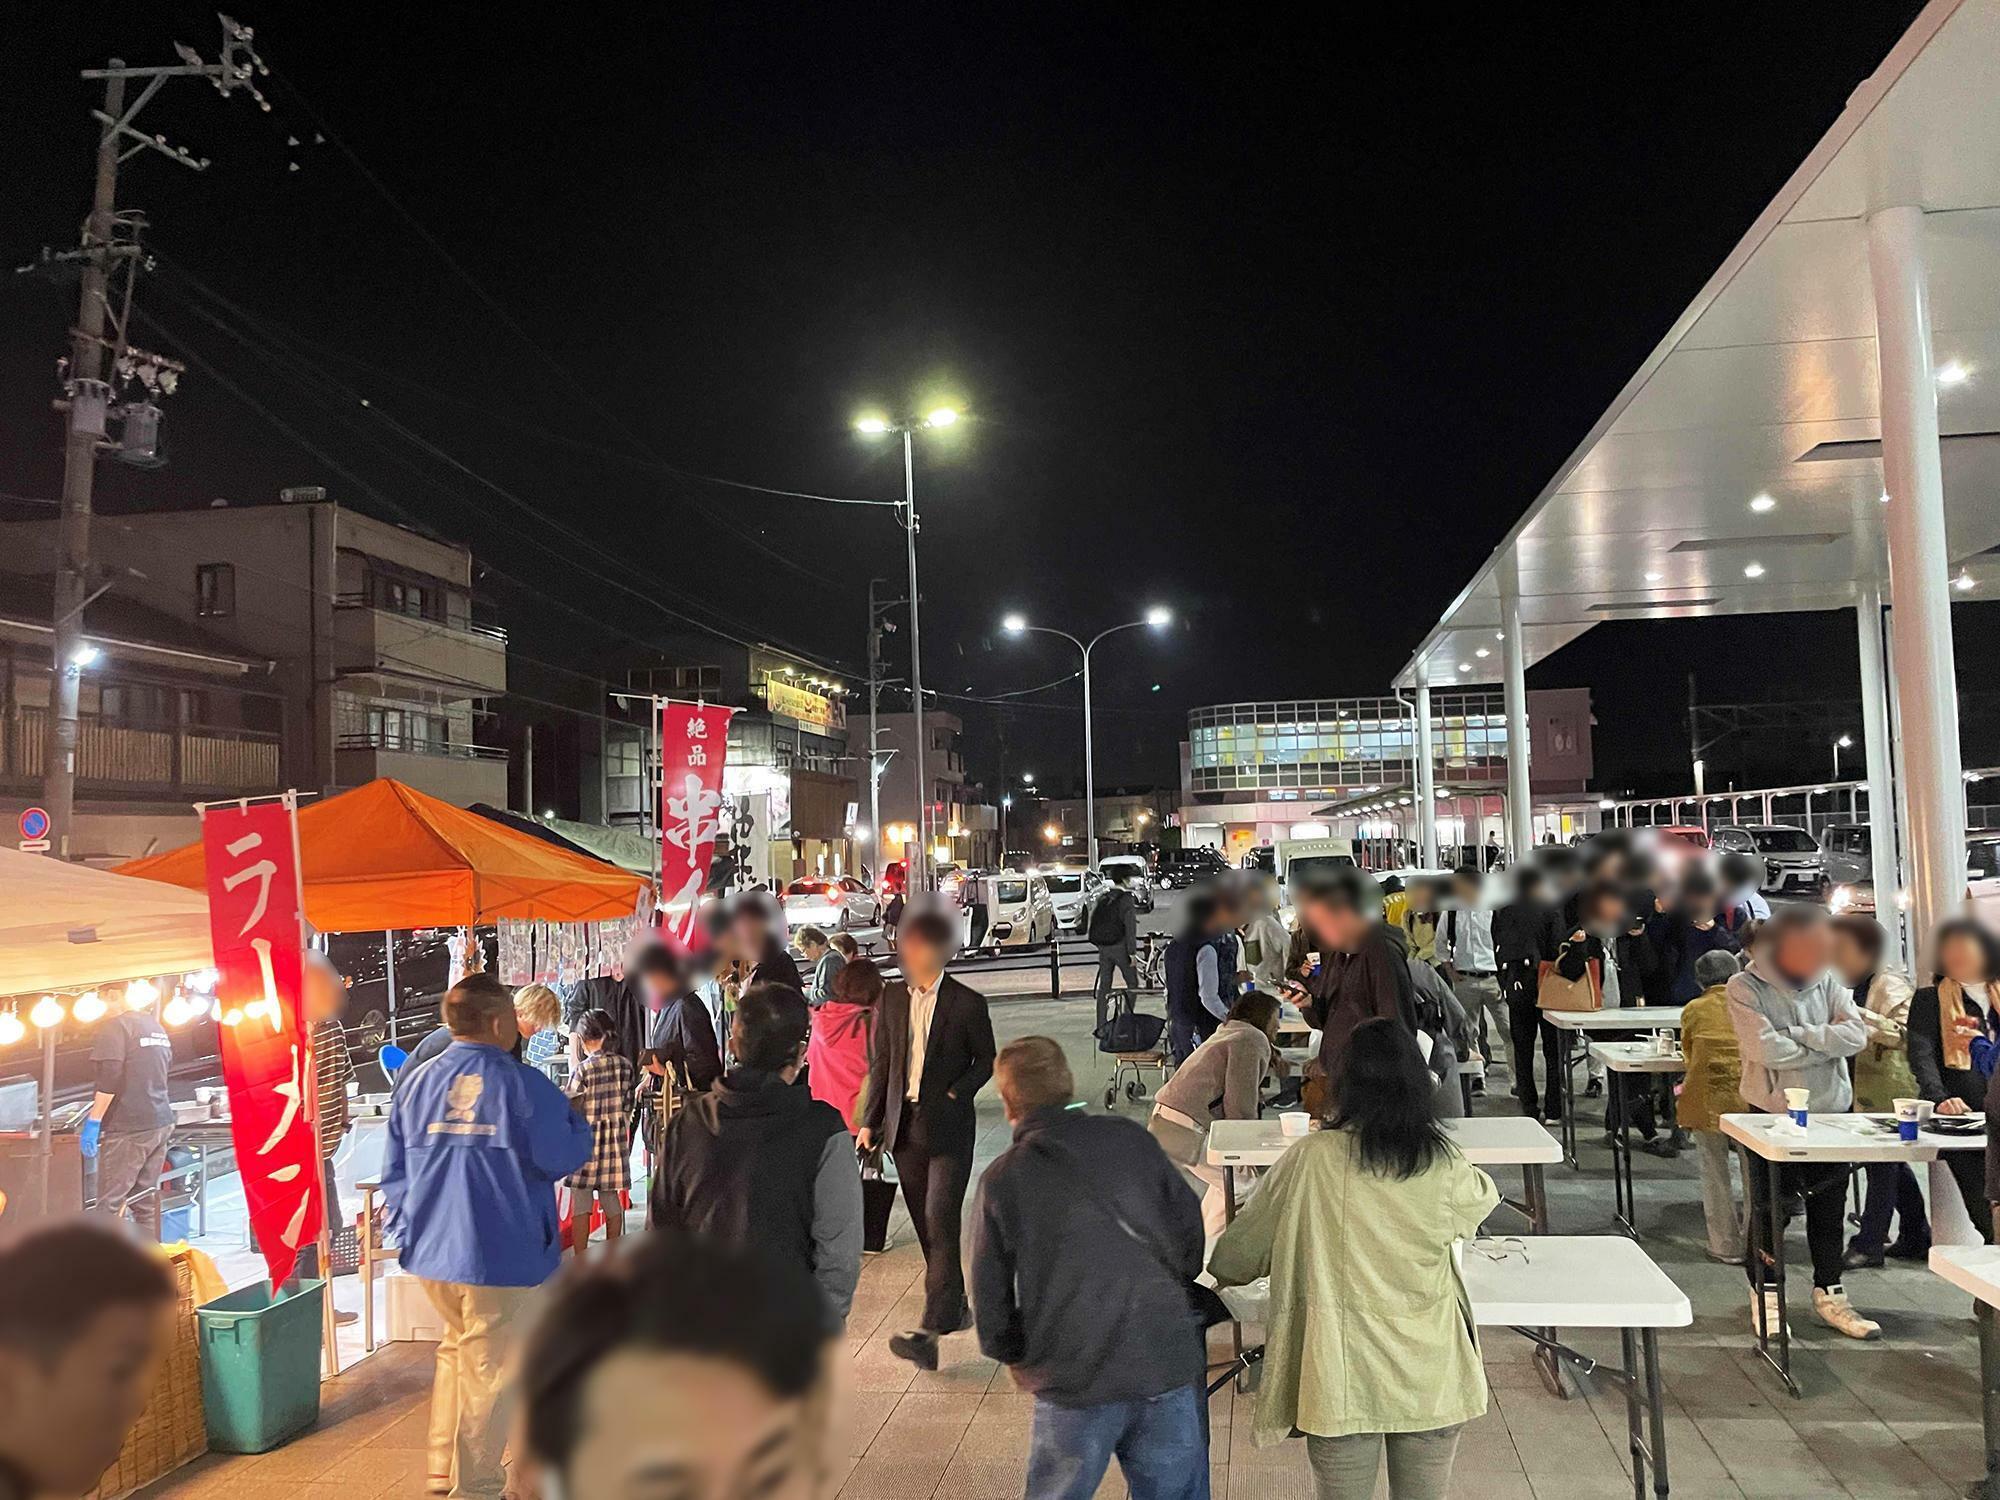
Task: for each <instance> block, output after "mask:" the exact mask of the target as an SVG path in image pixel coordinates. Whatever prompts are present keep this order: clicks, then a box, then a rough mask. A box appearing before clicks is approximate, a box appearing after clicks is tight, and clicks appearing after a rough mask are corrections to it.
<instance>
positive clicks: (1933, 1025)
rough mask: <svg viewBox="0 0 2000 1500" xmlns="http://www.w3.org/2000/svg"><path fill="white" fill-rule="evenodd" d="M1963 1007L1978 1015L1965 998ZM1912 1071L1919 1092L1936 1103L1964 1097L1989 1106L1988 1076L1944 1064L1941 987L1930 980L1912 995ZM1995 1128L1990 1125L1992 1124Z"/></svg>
mask: <svg viewBox="0 0 2000 1500" xmlns="http://www.w3.org/2000/svg"><path fill="white" fill-rule="evenodd" d="M1958 1008H1959V1011H1960V1012H1961V1013H1962V1014H1964V1015H1968V1016H1971V1017H1973V1018H1974V1019H1977V1018H1978V1016H1979V1011H1978V1008H1977V1007H1976V1006H1973V1005H1971V1004H1968V1003H1967V1002H1966V1001H1965V1000H1964V999H1960V1001H1959V1002H1958ZM1909 1047H1910V1072H1911V1073H1912V1074H1914V1075H1915V1076H1916V1080H1917V1092H1918V1093H1919V1094H1920V1095H1922V1096H1923V1097H1924V1098H1926V1099H1928V1100H1930V1101H1931V1103H1933V1104H1941V1103H1943V1102H1944V1101H1945V1100H1946V1099H1963V1100H1964V1101H1965V1102H1966V1103H1967V1104H1968V1105H1969V1106H1971V1107H1972V1108H1973V1109H1984V1108H1986V1087H1987V1084H1986V1080H1985V1079H1984V1078H1981V1077H1980V1076H1979V1073H1978V1071H1977V1070H1976V1069H1973V1068H1947V1067H1946V1066H1945V1065H1944V1033H1943V1028H1942V1026H1941V1025H1940V1024H1939V1017H1938V987H1937V986H1936V985H1934V984H1927V985H1925V986H1924V987H1923V988H1922V989H1920V990H1918V991H1917V992H1916V994H1914V995H1912V996H1911V997H1910V1032H1909ZM1988 1128H1989V1129H1990V1128H1991V1127H1990V1126H1989V1127H1988Z"/></svg>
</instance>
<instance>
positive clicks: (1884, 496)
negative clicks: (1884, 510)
mask: <svg viewBox="0 0 2000 1500" xmlns="http://www.w3.org/2000/svg"><path fill="white" fill-rule="evenodd" d="M1882 503H1883V504H1884V505H1887V504H1888V503H1889V492H1888V491H1887V490H1884V491H1882Z"/></svg>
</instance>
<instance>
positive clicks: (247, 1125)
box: [201, 793, 326, 1286]
mask: <svg viewBox="0 0 2000 1500" xmlns="http://www.w3.org/2000/svg"><path fill="white" fill-rule="evenodd" d="M201 843H202V853H203V856H204V858H205V859H206V861H207V865H208V923H209V933H210V936H211V938H212V939H213V941H214V944H215V967H216V970H217V972H218V973H219V974H220V975H221V978H220V980H219V981H218V982H217V984H216V987H215V996H216V1003H217V1005H218V1007H219V1018H220V1020H221V1023H222V1024H221V1025H219V1026H218V1027H217V1028H216V1032H217V1035H218V1036H219V1038H220V1041H221V1050H222V1078H223V1082H224V1083H225V1084H227V1085H228V1088H229V1115H230V1134H231V1136H232V1138H233V1140H234V1142H235V1145H236V1164H237V1168H238V1170H239V1171H240V1172H241V1173H242V1177H243V1196H244V1198H245V1199H246V1200H247V1201H248V1204H249V1209H250V1227H251V1229H252V1231H253V1232H254V1233H255V1235H256V1238H257V1246H258V1249H259V1250H260V1251H262V1253H263V1256H264V1263H265V1265H266V1267H268V1269H269V1272H270V1277H271V1284H272V1285H273V1286H277V1285H280V1284H281V1283H283V1282H285V1281H286V1280H288V1279H290V1277H291V1275H292V1271H293V1268H294V1265H295V1264H296V1262H297V1260H298V1253H299V1247H300V1246H302V1245H309V1244H312V1243H313V1242H314V1241H316V1240H318V1238H319V1236H320V1229H321V1219H322V1216H323V1215H324V1214H325V1212H326V1206H325V1204H324V1203H323V1202H322V1198H323V1196H324V1194H323V1191H322V1188H321V1185H320V1161H319V1141H318V1132H317V1131H316V1130H315V1128H314V1124H313V1106H314V1101H313V1098H312V1085H313V1065H312V1047H311V1042H310V1039H309V1036H308V1033H307V1030H306V1027H305V1024H304V1020H303V1017H302V1016H301V1015H300V1012H299V993H300V988H301V986H300V973H301V967H302V965H301V959H300V949H301V946H302V941H303V937H304V915H303V903H302V900H301V896H300V879H299V841H298V824H297V806H296V804H295V802H294V801H293V799H292V797H291V795H290V794H289V793H288V794H287V795H286V796H284V797H282V798H278V799H275V800H273V801H269V802H253V803H247V804H239V803H217V804H214V805H212V806H209V807H207V808H204V809H203V811H202V819H201Z"/></svg>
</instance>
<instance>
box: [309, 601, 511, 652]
mask: <svg viewBox="0 0 2000 1500" xmlns="http://www.w3.org/2000/svg"><path fill="white" fill-rule="evenodd" d="M333 607H334V608H335V609H372V610H374V611H375V612H376V613H377V614H381V615H388V616H389V617H390V618H392V619H397V620H415V621H418V622H419V623H421V624H424V625H435V626H437V628H438V629H440V630H449V631H451V632H452V633H453V634H455V635H473V636H480V637H483V638H484V639H486V640H489V641H498V642H500V643H501V644H502V645H505V644H506V641H507V632H506V631H505V630H502V629H501V628H500V627H499V626H498V625H475V624H474V623H473V622H472V621H470V620H451V619H445V618H442V617H439V616H436V615H413V614H411V613H410V612H409V611H408V610H405V609H391V608H390V607H389V606H388V605H386V604H382V603H379V602H378V601H376V600H375V599H373V598H371V597H370V596H369V595H367V594H335V595H334V596H333Z"/></svg>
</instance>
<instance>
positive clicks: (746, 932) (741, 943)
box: [729, 911, 770, 958]
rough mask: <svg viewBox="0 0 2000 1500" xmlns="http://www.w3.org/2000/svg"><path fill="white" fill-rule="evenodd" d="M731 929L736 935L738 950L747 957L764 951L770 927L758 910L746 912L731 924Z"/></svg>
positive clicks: (752, 956)
mask: <svg viewBox="0 0 2000 1500" xmlns="http://www.w3.org/2000/svg"><path fill="white" fill-rule="evenodd" d="M729 930H730V931H731V932H733V933H734V934H735V935H736V951H737V952H738V953H740V954H742V955H744V956H745V957H746V958H754V957H755V956H756V955H757V954H759V953H762V952H763V951H764V942H765V939H766V938H768V937H769V936H770V928H769V926H768V925H767V924H766V923H765V921H764V918H763V916H762V914H761V913H758V912H750V911H746V912H744V913H743V914H742V915H741V916H740V917H738V918H737V919H736V920H735V921H734V922H731V923H730V924H729Z"/></svg>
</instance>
